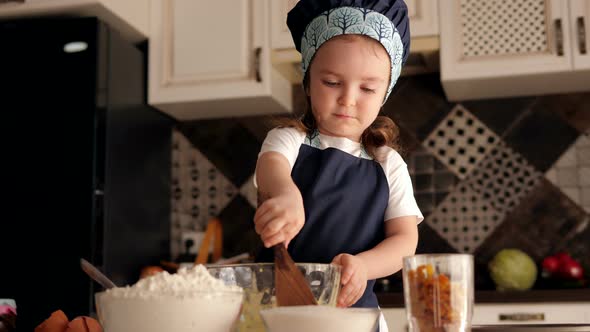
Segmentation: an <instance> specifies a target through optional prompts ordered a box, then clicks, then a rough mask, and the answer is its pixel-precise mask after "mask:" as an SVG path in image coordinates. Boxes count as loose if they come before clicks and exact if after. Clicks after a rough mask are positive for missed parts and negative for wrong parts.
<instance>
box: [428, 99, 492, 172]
mask: <svg viewBox="0 0 590 332" xmlns="http://www.w3.org/2000/svg"><path fill="white" fill-rule="evenodd" d="M499 140H500V139H499V137H498V135H496V134H495V133H494V132H493V131H492V130H490V129H489V128H487V127H486V126H485V125H484V124H483V123H482V122H481V121H479V120H478V119H477V118H476V117H475V116H473V114H471V113H470V112H469V111H468V110H467V109H465V108H464V107H463V106H461V105H457V106H456V107H455V108H454V109H453V110H452V111H451V113H450V114H449V115H448V116H447V117H446V118H445V119H444V120H443V121H442V122H441V123H440V124H439V125H438V127H437V128H435V129H434V130H433V131H432V133H430V135H429V136H428V137H427V138H426V140H425V141H424V144H423V145H424V146H425V147H426V148H427V149H428V150H429V151H431V152H432V153H433V154H434V155H435V156H437V157H438V158H439V159H440V160H441V161H442V162H443V163H444V164H445V165H447V167H449V168H450V169H451V170H453V171H454V172H455V174H456V175H457V176H458V177H459V178H461V179H464V178H465V177H466V176H467V175H468V174H469V173H470V172H471V170H473V169H474V168H475V167H476V165H477V164H478V163H479V162H480V161H481V160H482V159H483V158H484V157H485V155H486V154H487V153H488V152H489V150H490V148H491V147H493V146H494V145H495V144H497V143H498V141H499Z"/></svg>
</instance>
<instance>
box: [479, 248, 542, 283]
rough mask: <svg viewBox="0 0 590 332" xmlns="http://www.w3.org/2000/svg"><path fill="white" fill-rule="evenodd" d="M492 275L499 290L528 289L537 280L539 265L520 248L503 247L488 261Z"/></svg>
mask: <svg viewBox="0 0 590 332" xmlns="http://www.w3.org/2000/svg"><path fill="white" fill-rule="evenodd" d="M488 268H489V271H490V276H491V277H492V280H494V283H495V284H496V289H497V290H499V291H510V290H520V291H522V290H527V289H530V288H531V287H533V284H534V283H535V280H537V265H536V264H535V262H534V261H533V259H532V258H531V257H530V256H529V255H527V254H526V253H525V252H523V251H522V250H519V249H502V250H500V251H499V252H498V253H496V255H495V256H494V258H493V259H492V260H491V261H490V262H489V263H488Z"/></svg>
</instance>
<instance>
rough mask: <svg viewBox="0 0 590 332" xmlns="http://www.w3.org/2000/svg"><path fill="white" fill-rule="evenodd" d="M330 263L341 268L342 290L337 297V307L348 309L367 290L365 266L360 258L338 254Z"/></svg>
mask: <svg viewBox="0 0 590 332" xmlns="http://www.w3.org/2000/svg"><path fill="white" fill-rule="evenodd" d="M332 263H334V264H338V265H341V266H342V274H341V278H340V282H341V284H342V289H340V294H339V295H338V307H343V308H346V307H350V306H351V305H353V304H355V303H356V301H358V300H359V299H360V298H361V296H362V295H363V293H364V292H365V288H367V266H366V265H365V262H363V260H362V259H361V258H359V257H356V256H353V255H350V254H340V255H338V256H336V257H334V259H333V260H332Z"/></svg>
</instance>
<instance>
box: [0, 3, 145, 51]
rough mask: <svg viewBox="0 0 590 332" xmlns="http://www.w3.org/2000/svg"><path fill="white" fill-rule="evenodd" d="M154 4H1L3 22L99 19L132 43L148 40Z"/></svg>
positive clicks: (0, 13)
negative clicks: (65, 17) (45, 18)
mask: <svg viewBox="0 0 590 332" xmlns="http://www.w3.org/2000/svg"><path fill="white" fill-rule="evenodd" d="M149 1H150V0H132V1H121V0H26V1H25V2H7V3H1V1H0V18H1V19H13V18H14V19H16V18H21V17H23V18H24V17H41V16H50V15H68V16H79V17H87V16H96V17H98V18H99V19H101V20H102V21H104V22H106V23H107V24H109V25H110V26H111V27H113V28H114V29H115V30H117V31H119V32H120V33H121V35H122V36H123V37H124V38H125V39H127V40H129V41H131V42H136V43H137V42H142V41H145V40H146V39H148V33H149Z"/></svg>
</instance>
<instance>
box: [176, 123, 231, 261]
mask: <svg viewBox="0 0 590 332" xmlns="http://www.w3.org/2000/svg"><path fill="white" fill-rule="evenodd" d="M172 142H173V151H172V183H173V188H172V192H173V200H172V216H171V220H172V231H171V232H172V241H171V242H172V243H174V244H173V246H172V248H171V249H172V254H173V257H175V256H176V255H177V254H178V253H179V251H178V250H180V248H182V243H181V241H180V239H181V234H182V232H183V231H188V230H190V231H204V230H205V228H206V225H207V222H208V221H209V219H211V218H212V217H216V216H217V215H218V214H219V213H220V212H221V211H222V210H223V209H224V208H225V206H226V205H227V204H228V203H229V202H230V201H231V200H232V198H233V197H234V196H235V195H236V194H237V192H238V191H237V189H236V187H235V186H234V185H233V184H232V183H231V182H229V181H228V180H227V178H226V177H225V176H224V175H223V174H221V172H219V170H217V168H215V166H213V165H212V164H211V162H210V161H209V160H208V159H207V158H205V156H203V154H201V152H199V150H197V149H196V148H194V147H193V146H192V145H191V143H190V142H189V141H188V140H187V139H186V137H184V136H183V135H182V134H181V133H179V132H178V131H174V132H173V136H172Z"/></svg>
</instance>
